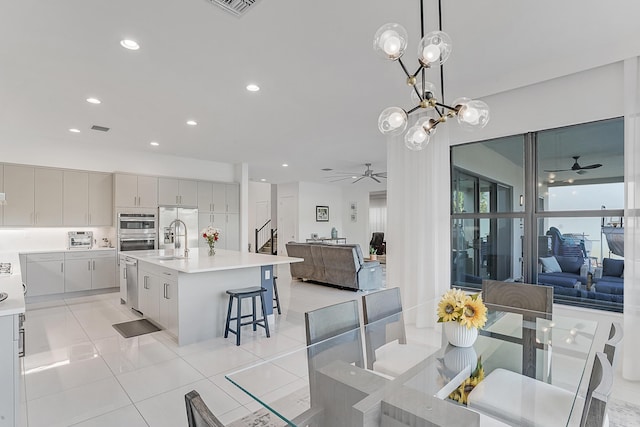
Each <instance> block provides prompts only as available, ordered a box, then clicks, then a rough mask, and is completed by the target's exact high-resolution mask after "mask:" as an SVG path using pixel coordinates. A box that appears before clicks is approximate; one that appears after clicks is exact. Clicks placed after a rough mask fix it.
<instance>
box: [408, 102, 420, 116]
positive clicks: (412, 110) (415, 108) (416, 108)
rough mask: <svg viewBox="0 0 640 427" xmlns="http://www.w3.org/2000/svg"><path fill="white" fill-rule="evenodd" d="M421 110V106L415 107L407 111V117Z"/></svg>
mask: <svg viewBox="0 0 640 427" xmlns="http://www.w3.org/2000/svg"><path fill="white" fill-rule="evenodd" d="M419 108H422V107H421V106H420V105H416V106H415V107H413V108H412V109H411V110H409V111H407V116H408V115H409V114H411V113H413V112H414V111H416V110H418V109H419Z"/></svg>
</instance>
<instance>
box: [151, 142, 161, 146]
mask: <svg viewBox="0 0 640 427" xmlns="http://www.w3.org/2000/svg"><path fill="white" fill-rule="evenodd" d="M149 145H153V146H154V147H157V146H158V145H160V143H158V142H155V141H151V142H150V143H149Z"/></svg>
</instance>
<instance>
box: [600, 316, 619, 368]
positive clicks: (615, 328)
mask: <svg viewBox="0 0 640 427" xmlns="http://www.w3.org/2000/svg"><path fill="white" fill-rule="evenodd" d="M620 341H622V325H620V324H619V323H618V322H612V323H611V329H609V339H608V340H607V342H605V343H604V349H603V351H604V354H606V355H607V359H609V363H611V366H613V367H614V369H615V367H616V364H615V363H614V362H615V360H616V359H615V355H616V349H617V348H618V344H620Z"/></svg>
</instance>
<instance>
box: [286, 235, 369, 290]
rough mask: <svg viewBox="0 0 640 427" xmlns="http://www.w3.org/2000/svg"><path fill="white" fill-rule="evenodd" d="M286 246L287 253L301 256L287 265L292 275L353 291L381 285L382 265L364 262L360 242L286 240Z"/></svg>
mask: <svg viewBox="0 0 640 427" xmlns="http://www.w3.org/2000/svg"><path fill="white" fill-rule="evenodd" d="M286 247H287V255H288V256H292V257H297V258H303V259H304V261H303V262H294V263H291V264H289V268H290V270H291V277H292V278H296V279H302V280H312V281H314V282H318V283H323V284H328V285H333V286H337V287H341V288H346V289H351V290H354V291H357V290H364V289H380V288H382V266H381V265H380V263H379V262H378V261H366V262H365V261H364V257H363V256H362V250H361V249H360V245H331V244H324V243H296V242H289V243H287V244H286Z"/></svg>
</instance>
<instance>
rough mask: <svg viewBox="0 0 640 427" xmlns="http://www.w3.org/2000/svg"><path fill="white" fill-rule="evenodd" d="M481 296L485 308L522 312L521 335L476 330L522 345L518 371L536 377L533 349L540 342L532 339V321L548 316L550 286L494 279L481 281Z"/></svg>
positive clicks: (534, 352) (551, 308) (533, 330)
mask: <svg viewBox="0 0 640 427" xmlns="http://www.w3.org/2000/svg"><path fill="white" fill-rule="evenodd" d="M482 299H483V301H484V302H485V304H486V306H487V308H490V309H491V308H495V309H497V310H499V311H503V312H511V313H516V314H520V315H522V332H521V336H522V338H519V337H517V336H515V335H506V334H500V333H497V332H491V331H487V330H482V331H480V333H482V334H483V335H488V336H491V337H494V338H497V339H501V340H504V341H509V342H514V343H517V344H521V345H522V374H523V375H527V376H529V377H532V378H535V377H536V366H537V365H536V353H537V350H538V349H542V348H544V344H541V343H538V342H537V340H536V328H535V323H536V321H537V319H538V318H542V319H551V318H552V311H553V288H552V287H550V286H542V285H531V284H528V283H518V282H501V281H498V280H483V281H482Z"/></svg>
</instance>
